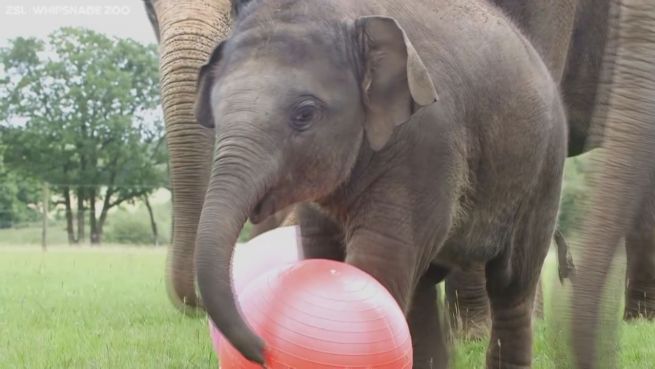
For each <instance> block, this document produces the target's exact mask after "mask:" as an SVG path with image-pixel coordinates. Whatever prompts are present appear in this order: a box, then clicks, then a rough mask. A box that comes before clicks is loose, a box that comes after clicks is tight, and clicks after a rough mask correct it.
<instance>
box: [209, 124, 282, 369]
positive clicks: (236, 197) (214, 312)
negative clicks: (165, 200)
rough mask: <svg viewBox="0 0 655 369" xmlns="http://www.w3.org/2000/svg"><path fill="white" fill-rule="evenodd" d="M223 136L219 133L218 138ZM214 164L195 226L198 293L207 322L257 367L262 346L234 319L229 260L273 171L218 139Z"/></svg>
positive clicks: (250, 152)
mask: <svg viewBox="0 0 655 369" xmlns="http://www.w3.org/2000/svg"><path fill="white" fill-rule="evenodd" d="M222 133H223V132H222ZM218 142H219V144H218V148H217V158H216V162H215V165H214V168H213V172H212V178H211V181H210V184H209V188H208V190H207V197H206V199H205V204H204V207H203V209H202V215H201V217H200V224H199V226H198V239H197V246H196V267H197V276H198V287H199V289H200V294H201V296H202V298H203V301H204V303H205V308H206V309H207V313H208V314H209V316H210V318H211V319H212V320H213V321H214V323H215V324H216V326H217V327H218V329H219V330H220V331H221V333H222V334H223V335H224V336H225V337H226V338H227V339H228V340H229V341H230V343H232V345H233V346H234V347H235V348H236V349H237V350H239V351H240V352H241V353H242V354H243V355H244V356H245V357H246V358H248V359H250V360H252V361H255V362H259V363H263V357H262V348H263V342H262V341H261V339H260V338H258V337H257V336H256V335H255V334H254V333H253V332H252V331H251V330H250V329H249V327H248V326H247V325H246V323H245V321H244V320H243V317H242V316H241V314H240V313H239V309H238V307H237V304H236V301H235V296H234V293H233V290H232V280H231V277H230V275H231V274H230V270H231V260H232V255H233V251H234V247H235V244H236V242H237V239H238V236H239V233H240V231H241V229H242V227H243V225H244V223H245V222H246V220H247V218H248V215H249V214H251V213H252V212H253V209H255V207H256V205H257V203H258V202H259V201H260V200H261V197H262V196H263V194H264V192H265V190H266V183H270V181H271V178H272V175H271V173H272V172H274V170H275V169H274V168H273V167H274V165H271V164H270V163H269V162H267V161H266V159H265V156H264V155H258V154H257V152H263V150H259V149H257V148H256V147H255V146H256V145H254V144H252V143H251V142H248V145H247V147H245V146H246V145H244V146H243V147H240V145H239V144H237V143H235V142H234V141H233V140H229V139H219V141H218Z"/></svg>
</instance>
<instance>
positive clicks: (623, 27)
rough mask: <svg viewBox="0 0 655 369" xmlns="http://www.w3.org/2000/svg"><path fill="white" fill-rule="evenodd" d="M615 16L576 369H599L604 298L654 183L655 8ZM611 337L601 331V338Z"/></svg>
mask: <svg viewBox="0 0 655 369" xmlns="http://www.w3.org/2000/svg"><path fill="white" fill-rule="evenodd" d="M612 11H613V14H612V18H611V19H612V22H611V26H612V28H611V35H610V36H611V37H610V44H609V47H608V50H607V52H606V60H605V61H604V63H605V66H606V67H608V68H609V69H607V70H606V71H605V72H606V75H605V77H606V80H607V81H608V82H610V84H609V85H607V86H611V90H608V91H607V94H606V96H601V98H602V100H604V101H601V103H606V105H605V106H606V107H607V109H606V111H605V112H600V114H603V115H605V116H603V117H601V120H603V121H606V122H607V123H606V124H605V129H604V135H603V136H604V137H603V145H602V149H601V152H599V153H597V154H596V155H600V156H598V159H597V160H598V162H597V163H596V164H597V166H596V168H595V169H596V170H597V172H596V173H594V174H595V175H594V179H595V182H594V183H593V185H594V188H595V192H594V197H593V199H592V203H591V209H590V211H591V212H590V215H589V217H588V218H587V222H586V224H585V226H584V227H583V234H582V238H581V246H582V253H583V255H582V260H581V263H580V268H579V270H578V274H577V279H576V283H575V284H574V304H573V317H574V320H573V347H574V351H575V359H576V364H577V366H578V367H579V368H585V369H591V368H597V367H598V366H599V362H598V355H597V354H598V344H599V342H598V341H597V338H598V337H599V335H598V332H597V329H598V316H599V312H600V311H599V310H600V305H601V304H600V301H601V297H602V296H601V294H600V293H599V291H603V286H604V285H605V282H606V279H607V274H608V270H609V269H610V266H611V262H612V259H613V256H614V253H615V251H616V249H617V247H618V245H619V242H620V239H621V238H622V237H624V236H625V234H626V232H627V230H628V229H629V227H630V225H631V224H632V223H633V221H634V217H635V216H636V214H637V210H638V209H639V204H640V203H641V202H642V201H643V200H644V199H645V194H646V193H647V192H646V191H652V189H653V187H652V186H653V178H654V176H655V3H654V2H652V1H651V0H649V1H646V0H625V1H621V2H620V1H615V2H614V3H613V10H612ZM608 71H611V72H609V73H607V72H608ZM601 326H602V325H601ZM613 335H614V332H611V331H609V332H608V331H603V332H602V335H601V337H603V339H607V338H608V337H612V336H613ZM612 348H613V346H612Z"/></svg>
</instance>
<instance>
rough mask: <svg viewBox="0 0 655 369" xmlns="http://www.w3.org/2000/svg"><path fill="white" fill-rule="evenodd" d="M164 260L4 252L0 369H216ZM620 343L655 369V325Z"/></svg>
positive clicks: (540, 330) (143, 255)
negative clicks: (168, 285) (175, 299)
mask: <svg viewBox="0 0 655 369" xmlns="http://www.w3.org/2000/svg"><path fill="white" fill-rule="evenodd" d="M164 261H165V254H164V252H163V250H162V249H153V248H145V247H144V248H99V249H88V248H87V249H73V248H67V247H60V248H53V249H51V250H50V251H48V252H47V253H42V252H40V251H39V249H38V248H35V247H29V248H26V247H22V248H18V247H0V281H2V283H1V284H0V368H12V369H14V368H15V369H18V368H30V369H47V368H85V369H86V368H111V369H122V368H126V369H127V368H130V369H132V368H140V369H147V368H153V369H154V368H157V369H163V368H203V369H204V368H208V369H209V368H214V369H215V368H217V360H216V357H215V355H214V353H213V351H212V348H211V345H210V341H209V335H208V330H207V321H206V319H205V318H188V317H185V316H183V315H182V314H179V313H178V312H177V311H176V310H174V309H173V308H172V306H171V304H170V303H169V302H168V299H167V296H166V291H165V286H164V280H163V266H164ZM547 305H548V304H547ZM547 313H548V311H547ZM551 326H552V325H551V324H546V323H543V322H541V323H539V324H538V325H537V328H536V330H537V333H536V342H535V361H534V368H535V369H546V368H548V369H551V368H553V369H554V368H558V369H559V368H563V367H564V366H562V365H561V364H558V363H557V361H556V357H557V355H558V354H557V349H556V347H555V346H556V345H557V344H558V342H560V343H561V341H562V338H561V337H557V336H558V334H557V333H553V332H552V328H551ZM622 336H623V341H622V346H621V349H620V361H621V366H620V367H621V368H629V369H633V368H634V369H652V368H654V367H655V325H654V324H648V323H645V322H638V323H633V324H629V325H627V324H625V325H624V326H623V329H622ZM553 337H555V338H554V339H553ZM457 347H458V349H457V351H456V353H455V355H454V361H455V367H456V368H457V369H464V368H466V369H474V368H483V367H484V365H483V362H484V347H485V344H484V343H480V342H478V343H471V342H468V343H465V342H460V343H459V344H458V345H457Z"/></svg>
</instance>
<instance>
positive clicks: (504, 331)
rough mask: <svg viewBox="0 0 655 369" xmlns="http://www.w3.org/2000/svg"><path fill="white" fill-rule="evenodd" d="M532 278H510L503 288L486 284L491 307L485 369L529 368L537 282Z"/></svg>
mask: <svg viewBox="0 0 655 369" xmlns="http://www.w3.org/2000/svg"><path fill="white" fill-rule="evenodd" d="M491 270H493V268H491ZM490 274H492V275H493V274H494V272H491V273H490ZM495 278H497V277H495V276H493V277H491V278H490V279H492V280H493V279H495ZM531 279H532V280H530V281H527V280H519V277H518V276H512V277H511V281H510V282H509V283H507V284H505V286H504V287H503V288H499V286H494V284H495V283H494V282H488V283H487V289H488V291H489V298H490V305H491V339H490V343H489V347H488V349H487V369H501V368H502V369H519V368H520V369H527V368H530V366H531V361H532V313H533V306H534V298H535V293H536V288H537V279H536V278H531Z"/></svg>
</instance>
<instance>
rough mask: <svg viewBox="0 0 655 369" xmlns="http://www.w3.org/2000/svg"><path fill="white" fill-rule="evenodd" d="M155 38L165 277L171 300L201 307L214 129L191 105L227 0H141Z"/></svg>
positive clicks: (186, 307)
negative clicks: (200, 250) (167, 226)
mask: <svg viewBox="0 0 655 369" xmlns="http://www.w3.org/2000/svg"><path fill="white" fill-rule="evenodd" d="M144 5H145V8H146V11H147V14H148V18H149V19H150V21H151V23H152V25H153V29H154V31H155V36H156V37H157V39H158V41H159V66H160V76H161V81H160V85H161V97H162V99H161V100H162V108H163V111H164V121H165V122H166V143H167V145H168V152H169V153H170V163H169V164H170V167H169V168H170V174H171V186H172V192H173V199H172V202H173V235H172V242H171V247H170V248H169V250H168V262H167V266H166V282H167V287H168V292H169V296H170V299H171V301H172V302H173V304H174V305H175V306H176V307H177V308H178V309H180V310H181V311H183V312H185V313H193V312H196V311H202V301H200V298H199V297H198V296H197V294H196V287H195V265H194V254H195V251H194V250H195V241H196V233H197V228H198V221H199V219H200V212H201V210H202V204H203V201H204V198H205V191H206V188H207V184H208V181H209V174H210V170H211V157H212V152H213V142H214V134H213V132H211V130H208V129H203V128H202V127H200V126H198V123H197V121H196V118H195V116H194V111H193V105H194V102H195V98H196V84H197V77H198V69H199V68H200V67H201V66H202V65H203V64H204V63H205V62H206V61H207V58H208V57H209V55H210V54H211V52H212V50H213V49H214V47H215V46H216V40H217V39H222V38H224V37H225V36H226V35H227V33H228V30H229V24H230V18H229V14H230V8H231V4H230V2H229V1H227V0H214V1H198V0H144Z"/></svg>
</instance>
